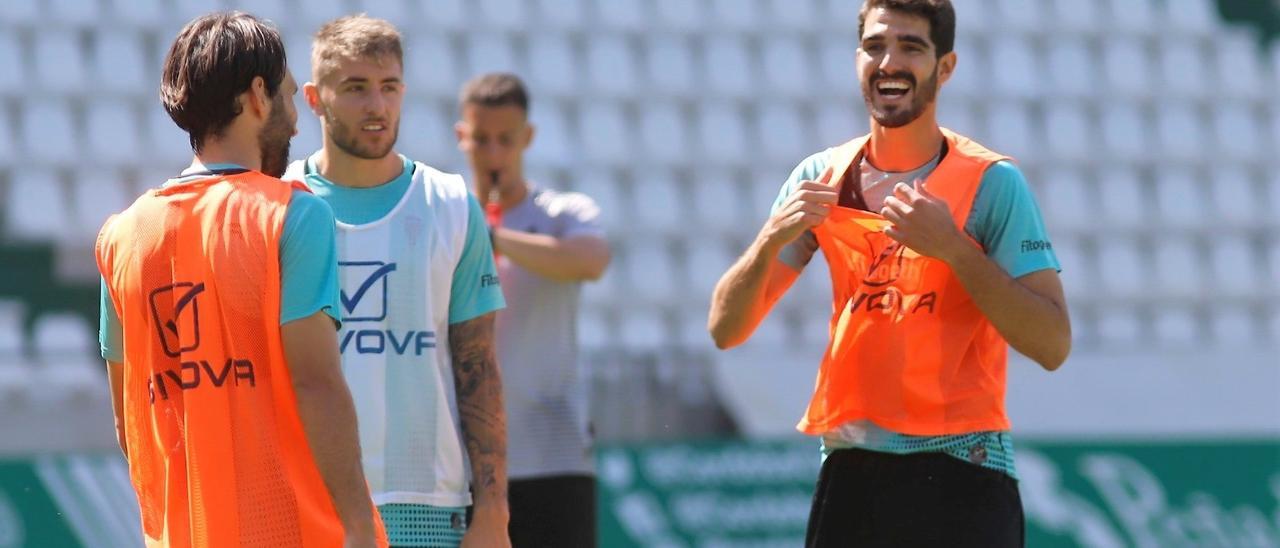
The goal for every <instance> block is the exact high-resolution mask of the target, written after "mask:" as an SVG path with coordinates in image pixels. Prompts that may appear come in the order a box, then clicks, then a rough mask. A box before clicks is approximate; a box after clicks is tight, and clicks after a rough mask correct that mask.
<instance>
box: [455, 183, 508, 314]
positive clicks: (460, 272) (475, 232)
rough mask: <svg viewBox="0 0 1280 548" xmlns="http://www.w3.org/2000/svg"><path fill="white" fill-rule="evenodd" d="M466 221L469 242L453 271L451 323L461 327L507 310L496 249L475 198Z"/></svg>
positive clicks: (471, 199) (464, 246)
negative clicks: (490, 239)
mask: <svg viewBox="0 0 1280 548" xmlns="http://www.w3.org/2000/svg"><path fill="white" fill-rule="evenodd" d="M467 200H468V201H469V202H470V203H469V204H468V206H469V210H470V211H469V213H468V218H467V240H466V243H465V244H464V245H463V248H462V258H461V259H459V260H458V267H457V268H456V269H454V271H453V289H452V291H451V293H450V295H449V323H450V324H456V323H462V322H465V321H467V320H470V319H472V318H475V317H478V316H481V315H484V314H488V313H490V312H493V311H495V310H500V309H502V308H504V307H506V306H507V302H506V300H505V299H503V297H502V286H501V285H499V284H498V267H497V265H496V264H494V262H493V246H492V244H491V243H490V242H489V228H488V226H487V225H486V224H485V220H484V212H483V211H481V210H480V202H477V201H476V199H475V197H474V196H471V195H467Z"/></svg>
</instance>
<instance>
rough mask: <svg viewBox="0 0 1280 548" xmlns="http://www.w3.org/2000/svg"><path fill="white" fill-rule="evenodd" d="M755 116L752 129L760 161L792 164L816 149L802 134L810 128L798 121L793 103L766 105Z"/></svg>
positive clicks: (813, 143) (811, 140) (808, 138)
mask: <svg viewBox="0 0 1280 548" xmlns="http://www.w3.org/2000/svg"><path fill="white" fill-rule="evenodd" d="M758 114H759V116H758V117H757V118H756V128H757V130H758V131H759V134H760V138H759V142H760V145H761V151H760V152H761V154H762V155H763V157H764V158H767V159H772V160H778V161H779V162H783V163H785V162H793V161H795V159H796V158H800V157H801V156H802V155H804V154H807V153H810V152H811V150H810V149H812V148H814V147H815V146H817V145H819V143H817V142H814V140H813V137H812V135H810V134H809V132H808V131H806V130H807V128H810V127H812V124H809V123H807V121H806V120H804V119H803V118H801V115H800V113H799V112H797V111H796V108H795V107H794V106H793V103H790V102H781V101H779V102H774V101H770V102H767V103H765V104H764V105H762V106H761V107H760V109H759V110H758Z"/></svg>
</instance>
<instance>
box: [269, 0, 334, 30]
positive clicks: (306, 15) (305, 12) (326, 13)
mask: <svg viewBox="0 0 1280 548" xmlns="http://www.w3.org/2000/svg"><path fill="white" fill-rule="evenodd" d="M345 3H346V2H345V1H344V0H307V2H306V9H295V10H293V12H292V13H291V14H290V15H292V16H293V18H295V20H296V18H297V17H298V16H299V15H300V16H301V23H302V25H303V28H304V29H306V30H304V31H303V32H308V33H311V32H315V29H319V28H320V26H321V25H323V24H325V23H328V22H329V21H332V20H334V19H337V18H339V17H342V16H343V15H347V8H346V6H344V4H345ZM282 24H283V23H282ZM295 24H296V23H295Z"/></svg>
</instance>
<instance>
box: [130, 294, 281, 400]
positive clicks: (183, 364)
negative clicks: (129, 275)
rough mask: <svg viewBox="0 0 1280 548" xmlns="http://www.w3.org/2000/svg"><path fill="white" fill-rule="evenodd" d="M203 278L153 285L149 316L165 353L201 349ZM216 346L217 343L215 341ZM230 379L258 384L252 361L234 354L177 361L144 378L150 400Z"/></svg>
mask: <svg viewBox="0 0 1280 548" xmlns="http://www.w3.org/2000/svg"><path fill="white" fill-rule="evenodd" d="M204 292H205V284H204V282H199V283H196V282H177V283H173V284H170V285H166V286H164V287H160V288H157V289H153V290H152V291H151V293H150V294H149V295H148V300H149V301H150V305H151V319H152V321H153V323H154V324H155V327H156V331H157V333H158V334H159V335H160V346H161V348H162V349H163V350H164V353H165V355H166V356H169V357H170V358H183V357H185V356H183V354H196V351H197V350H199V349H200V299H199V297H200V295H201V294H203V293H204ZM215 346H216V345H215ZM228 381H230V382H231V385H232V386H240V385H241V381H244V384H245V385H247V386H248V387H249V388H253V387H254V386H256V385H257V377H256V376H255V374H254V367H253V362H252V361H250V360H247V359H239V358H233V357H216V358H212V359H211V358H210V357H208V356H199V355H198V354H197V355H196V356H195V357H192V358H191V359H187V360H185V361H180V362H179V363H178V367H177V368H171V369H167V370H165V371H161V372H159V373H156V374H154V375H152V376H151V377H150V378H148V379H147V392H148V397H149V399H150V401H151V403H155V401H156V397H157V396H158V397H159V398H160V399H161V400H168V399H169V398H170V397H171V396H172V395H173V394H174V393H178V394H180V393H181V392H183V391H186V390H194V389H197V388H200V387H201V386H206V385H213V387H214V388H221V387H223V386H224V385H225V384H227V382H228Z"/></svg>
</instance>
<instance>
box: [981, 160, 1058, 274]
mask: <svg viewBox="0 0 1280 548" xmlns="http://www.w3.org/2000/svg"><path fill="white" fill-rule="evenodd" d="M965 232H968V233H969V235H970V236H972V237H973V238H974V239H975V240H977V241H978V243H980V244H982V248H983V249H985V250H986V251H987V256H988V257H991V259H992V260H994V261H995V262H996V263H997V264H999V265H1000V267H1001V268H1004V270H1005V271H1006V272H1008V273H1009V275H1010V276H1013V277H1014V278H1018V277H1021V276H1025V275H1027V274H1030V273H1032V272H1036V271H1039V270H1045V269H1049V268H1052V269H1054V270H1058V271H1061V270H1062V268H1061V266H1060V265H1059V263H1058V257H1057V256H1056V255H1055V254H1054V252H1053V245H1052V244H1051V243H1050V241H1049V234H1048V231H1047V230H1046V229H1045V226H1044V218H1043V217H1042V216H1041V215H1040V208H1039V206H1037V205H1036V199H1035V196H1034V195H1033V194H1032V193H1031V187H1030V186H1028V185H1027V179H1026V177H1024V176H1023V175H1022V170H1020V169H1018V166H1016V165H1014V164H1013V163H1011V162H997V163H995V164H993V165H992V166H991V167H989V168H987V172H986V173H985V174H983V176H982V183H981V186H979V187H978V195H977V196H976V197H975V198H974V200H973V210H972V211H970V212H969V219H968V220H967V221H966V222H965Z"/></svg>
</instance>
